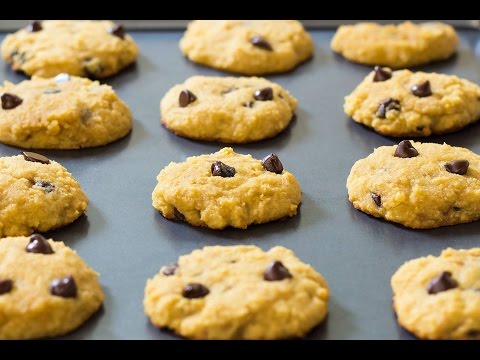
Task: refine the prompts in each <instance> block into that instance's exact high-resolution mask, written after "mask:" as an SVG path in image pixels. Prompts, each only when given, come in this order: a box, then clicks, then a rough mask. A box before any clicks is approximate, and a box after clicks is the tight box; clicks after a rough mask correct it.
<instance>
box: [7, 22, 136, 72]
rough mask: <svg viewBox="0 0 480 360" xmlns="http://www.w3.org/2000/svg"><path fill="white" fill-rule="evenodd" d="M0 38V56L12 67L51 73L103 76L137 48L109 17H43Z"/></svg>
mask: <svg viewBox="0 0 480 360" xmlns="http://www.w3.org/2000/svg"><path fill="white" fill-rule="evenodd" d="M36 24H38V25H37V26H35V25H34V26H32V24H31V25H29V26H27V27H26V28H24V29H21V30H19V31H17V32H16V33H14V34H10V35H8V36H7V37H6V38H5V40H4V41H3V42H2V46H1V53H2V57H3V59H4V60H5V62H7V63H8V64H11V65H12V69H13V70H20V71H23V72H24V73H26V74H27V75H37V76H42V77H52V76H55V75H57V74H59V73H68V74H70V75H77V76H85V77H93V78H98V79H99V78H105V77H108V76H111V75H114V74H116V73H117V72H119V71H120V70H122V69H123V68H125V67H126V66H128V65H130V64H131V63H133V62H134V61H135V60H136V58H137V55H138V48H137V45H136V44H135V42H134V41H133V39H132V38H131V37H130V35H127V34H125V30H124V29H123V28H122V27H119V25H117V24H114V23H113V22H111V21H92V20H81V21H79V20H45V21H42V22H41V23H40V22H36Z"/></svg>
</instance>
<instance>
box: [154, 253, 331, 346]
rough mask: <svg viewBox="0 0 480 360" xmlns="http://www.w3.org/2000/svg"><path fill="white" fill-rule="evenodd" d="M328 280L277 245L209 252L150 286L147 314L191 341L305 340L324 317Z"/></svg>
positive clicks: (185, 259) (183, 260)
mask: <svg viewBox="0 0 480 360" xmlns="http://www.w3.org/2000/svg"><path fill="white" fill-rule="evenodd" d="M328 298H329V290H328V285H327V283H326V281H325V280H324V279H323V277H322V276H321V275H320V274H319V273H317V272H316V271H315V270H314V269H313V268H312V267H311V266H310V265H307V264H304V263H303V262H301V261H300V260H299V259H298V258H297V257H296V256H295V254H294V253H293V252H292V251H291V250H288V249H286V248H284V247H281V246H277V247H274V248H272V249H270V250H269V251H268V252H264V251H262V250H261V249H260V248H258V247H256V246H210V247H204V248H203V249H201V250H195V251H193V252H192V253H191V254H189V255H185V256H181V257H180V258H179V260H178V263H176V264H172V265H169V266H167V267H163V268H162V269H161V270H160V273H159V274H158V275H156V276H155V277H154V278H153V279H151V280H148V281H147V286H146V288H145V298H144V307H145V313H146V314H147V316H148V317H149V318H150V320H151V321H152V323H153V324H154V325H156V326H158V327H168V328H170V329H172V330H174V331H175V332H176V333H177V334H180V335H182V336H185V337H188V338H192V339H241V340H244V339H245V340H246V339H284V338H292V337H301V336H303V335H305V334H306V333H308V332H309V331H310V330H311V329H312V328H313V327H315V326H316V325H318V324H319V323H320V322H321V321H322V320H323V319H324V318H325V316H326V314H327V307H328Z"/></svg>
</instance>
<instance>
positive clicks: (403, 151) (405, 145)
mask: <svg viewBox="0 0 480 360" xmlns="http://www.w3.org/2000/svg"><path fill="white" fill-rule="evenodd" d="M393 156H395V157H399V158H404V159H406V158H413V157H415V156H418V151H417V149H415V148H414V147H413V145H412V143H411V142H410V141H408V140H403V141H400V143H399V144H398V146H397V148H396V149H395V155H393Z"/></svg>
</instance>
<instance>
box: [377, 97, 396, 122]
mask: <svg viewBox="0 0 480 360" xmlns="http://www.w3.org/2000/svg"><path fill="white" fill-rule="evenodd" d="M390 110H397V111H400V101H398V100H397V99H393V98H388V99H385V100H383V101H382V102H381V103H380V105H379V106H378V110H377V116H378V117H379V118H381V119H385V118H386V117H387V112H389V111H390Z"/></svg>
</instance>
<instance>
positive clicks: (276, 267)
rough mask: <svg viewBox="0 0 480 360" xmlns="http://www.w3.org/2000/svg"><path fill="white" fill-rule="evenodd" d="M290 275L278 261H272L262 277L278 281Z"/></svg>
mask: <svg viewBox="0 0 480 360" xmlns="http://www.w3.org/2000/svg"><path fill="white" fill-rule="evenodd" d="M291 277H292V274H290V271H288V269H287V268H286V267H285V266H284V265H283V264H282V263H281V262H280V261H273V262H272V263H271V264H270V265H268V266H267V268H266V269H265V271H264V272H263V279H264V280H266V281H280V280H283V279H287V278H291Z"/></svg>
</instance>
